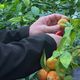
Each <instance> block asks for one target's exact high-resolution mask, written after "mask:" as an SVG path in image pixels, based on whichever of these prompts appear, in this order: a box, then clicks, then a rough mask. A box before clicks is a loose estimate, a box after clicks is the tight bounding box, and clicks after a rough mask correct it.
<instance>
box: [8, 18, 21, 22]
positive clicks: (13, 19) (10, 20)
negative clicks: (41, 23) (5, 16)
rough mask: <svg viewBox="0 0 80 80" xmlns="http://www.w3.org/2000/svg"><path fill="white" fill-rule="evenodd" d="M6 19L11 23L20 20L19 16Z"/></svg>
mask: <svg viewBox="0 0 80 80" xmlns="http://www.w3.org/2000/svg"><path fill="white" fill-rule="evenodd" d="M8 21H9V22H11V23H12V24H15V23H18V22H20V21H21V17H14V18H11V19H9V20H8Z"/></svg>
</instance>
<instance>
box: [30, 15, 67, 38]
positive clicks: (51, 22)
mask: <svg viewBox="0 0 80 80" xmlns="http://www.w3.org/2000/svg"><path fill="white" fill-rule="evenodd" d="M61 18H66V19H67V17H66V16H64V15H61V14H51V15H48V16H43V17H40V18H39V19H38V20H37V21H36V22H34V23H33V24H32V25H31V27H30V30H29V35H30V36H33V35H37V34H41V33H55V32H57V31H59V30H61V28H60V26H59V25H57V22H58V21H59V20H60V19H61Z"/></svg>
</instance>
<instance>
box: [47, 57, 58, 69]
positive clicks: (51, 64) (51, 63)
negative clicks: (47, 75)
mask: <svg viewBox="0 0 80 80" xmlns="http://www.w3.org/2000/svg"><path fill="white" fill-rule="evenodd" d="M56 62H57V59H56V58H55V59H53V58H52V57H51V58H48V59H47V66H48V68H49V69H55V65H56Z"/></svg>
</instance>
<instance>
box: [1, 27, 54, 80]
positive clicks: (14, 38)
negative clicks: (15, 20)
mask: <svg viewBox="0 0 80 80" xmlns="http://www.w3.org/2000/svg"><path fill="white" fill-rule="evenodd" d="M44 49H45V50H46V55H47V57H50V56H51V53H52V52H53V50H55V49H56V42H55V41H54V39H52V38H51V37H49V36H48V35H46V34H40V35H36V36H30V37H29V27H23V28H21V29H17V30H0V80H15V79H17V78H21V77H25V76H28V75H29V74H31V73H33V72H35V71H37V70H39V69H40V68H41V66H40V58H41V55H42V52H43V50H44Z"/></svg>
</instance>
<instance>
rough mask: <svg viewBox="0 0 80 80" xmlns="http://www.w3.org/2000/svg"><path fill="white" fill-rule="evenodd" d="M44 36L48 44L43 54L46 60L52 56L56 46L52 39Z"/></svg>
mask: <svg viewBox="0 0 80 80" xmlns="http://www.w3.org/2000/svg"><path fill="white" fill-rule="evenodd" d="M45 36H46V41H47V44H48V46H46V49H45V52H46V56H47V58H49V57H51V56H52V53H53V51H54V50H56V49H57V44H56V41H55V40H54V39H53V38H51V37H50V36H49V35H47V34H46V35H45Z"/></svg>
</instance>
